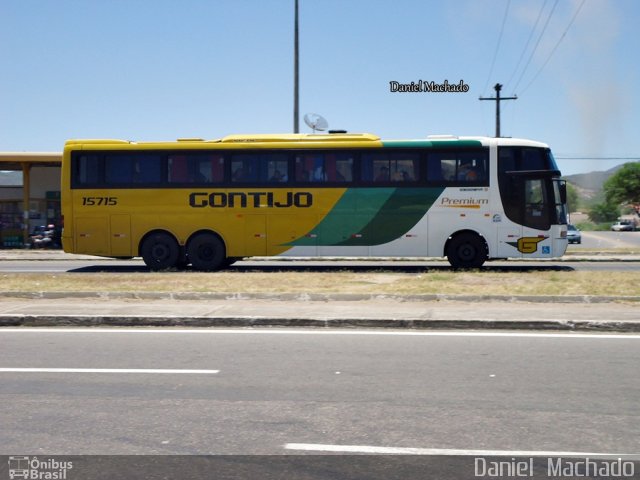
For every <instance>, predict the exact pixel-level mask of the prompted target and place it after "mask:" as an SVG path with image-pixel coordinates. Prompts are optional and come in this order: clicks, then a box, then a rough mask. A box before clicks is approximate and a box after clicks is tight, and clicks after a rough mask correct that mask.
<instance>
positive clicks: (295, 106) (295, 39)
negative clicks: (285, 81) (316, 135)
mask: <svg viewBox="0 0 640 480" xmlns="http://www.w3.org/2000/svg"><path fill="white" fill-rule="evenodd" d="M298 72H299V65H298V0H295V22H294V27H293V133H299V132H300V118H299V112H300V102H299V94H298V93H299V90H298V84H299V81H300V77H299V74H298Z"/></svg>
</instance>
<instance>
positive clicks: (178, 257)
mask: <svg viewBox="0 0 640 480" xmlns="http://www.w3.org/2000/svg"><path fill="white" fill-rule="evenodd" d="M565 203H566V189H565V185H564V182H563V181H562V180H560V172H559V171H558V168H557V166H556V163H555V161H554V159H553V155H552V154H551V150H550V149H549V147H548V146H547V145H545V144H543V143H539V142H534V141H530V140H519V139H510V138H509V139H508V138H487V137H454V136H429V137H427V138H425V139H416V140H381V139H380V138H379V137H378V136H375V135H372V134H352V133H328V134H281V135H277V134H274V135H267V134H259V135H230V136H227V137H224V138H221V139H216V140H209V141H205V140H201V139H179V140H177V141H174V142H131V141H124V140H69V141H68V142H67V143H66V144H65V149H64V155H63V161H62V213H63V219H64V230H63V236H62V240H63V246H64V250H65V251H66V252H70V253H82V254H91V255H99V256H106V257H115V258H131V257H138V256H139V257H142V259H143V260H144V262H145V263H146V264H147V265H148V266H149V268H150V269H152V270H165V269H172V268H181V267H186V266H187V265H192V268H193V269H195V270H205V271H210V270H218V269H221V268H224V267H226V266H228V265H230V264H232V263H233V262H234V261H236V260H237V259H240V258H244V257H251V256H272V255H287V256H296V257H323V256H334V257H335V256H347V257H366V256H372V257H447V258H448V260H449V262H450V263H451V265H452V266H453V267H456V268H477V267H480V266H482V265H483V264H484V262H485V261H486V260H488V259H498V258H499V259H503V258H553V257H559V256H561V255H563V254H564V252H565V250H566V247H567V238H566V236H567V219H566V205H565Z"/></svg>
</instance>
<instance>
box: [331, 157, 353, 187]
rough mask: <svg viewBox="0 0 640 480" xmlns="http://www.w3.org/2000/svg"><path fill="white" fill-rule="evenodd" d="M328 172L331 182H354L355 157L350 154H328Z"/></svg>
mask: <svg viewBox="0 0 640 480" xmlns="http://www.w3.org/2000/svg"><path fill="white" fill-rule="evenodd" d="M326 170H327V180H328V181H329V182H339V183H343V182H351V181H352V180H353V156H352V155H351V154H350V153H348V152H332V153H328V154H327V160H326Z"/></svg>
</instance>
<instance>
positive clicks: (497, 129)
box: [480, 83, 518, 138]
mask: <svg viewBox="0 0 640 480" xmlns="http://www.w3.org/2000/svg"><path fill="white" fill-rule="evenodd" d="M493 89H494V90H495V91H496V96H495V97H489V98H484V97H480V100H493V101H494V102H496V137H497V138H500V102H501V101H503V100H517V99H518V96H517V95H515V96H513V97H500V90H502V85H500V84H499V83H496V84H495V86H494V87H493Z"/></svg>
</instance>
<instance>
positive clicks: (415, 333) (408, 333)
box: [0, 327, 640, 340]
mask: <svg viewBox="0 0 640 480" xmlns="http://www.w3.org/2000/svg"><path fill="white" fill-rule="evenodd" d="M3 333H27V334H34V333H83V334H148V333H152V334H163V335H172V334H197V335H207V334H209V335H229V334H232V335H368V336H380V335H382V336H400V337H521V338H564V339H567V338H580V339H617V340H638V339H640V334H625V333H618V334H616V333H574V332H561V333H551V332H479V331H449V332H447V331H425V330H355V329H354V330H351V329H348V330H346V329H345V330H333V329H287V328H283V329H266V328H264V329H263V328H260V327H258V328H237V329H229V328H220V329H218V328H175V329H174V328H171V327H167V328H135V327H134V328H131V327H123V328H105V327H102V328H100V327H85V328H64V327H59V328H58V327H55V328H38V327H6V328H3V327H0V335H2V334H3Z"/></svg>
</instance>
